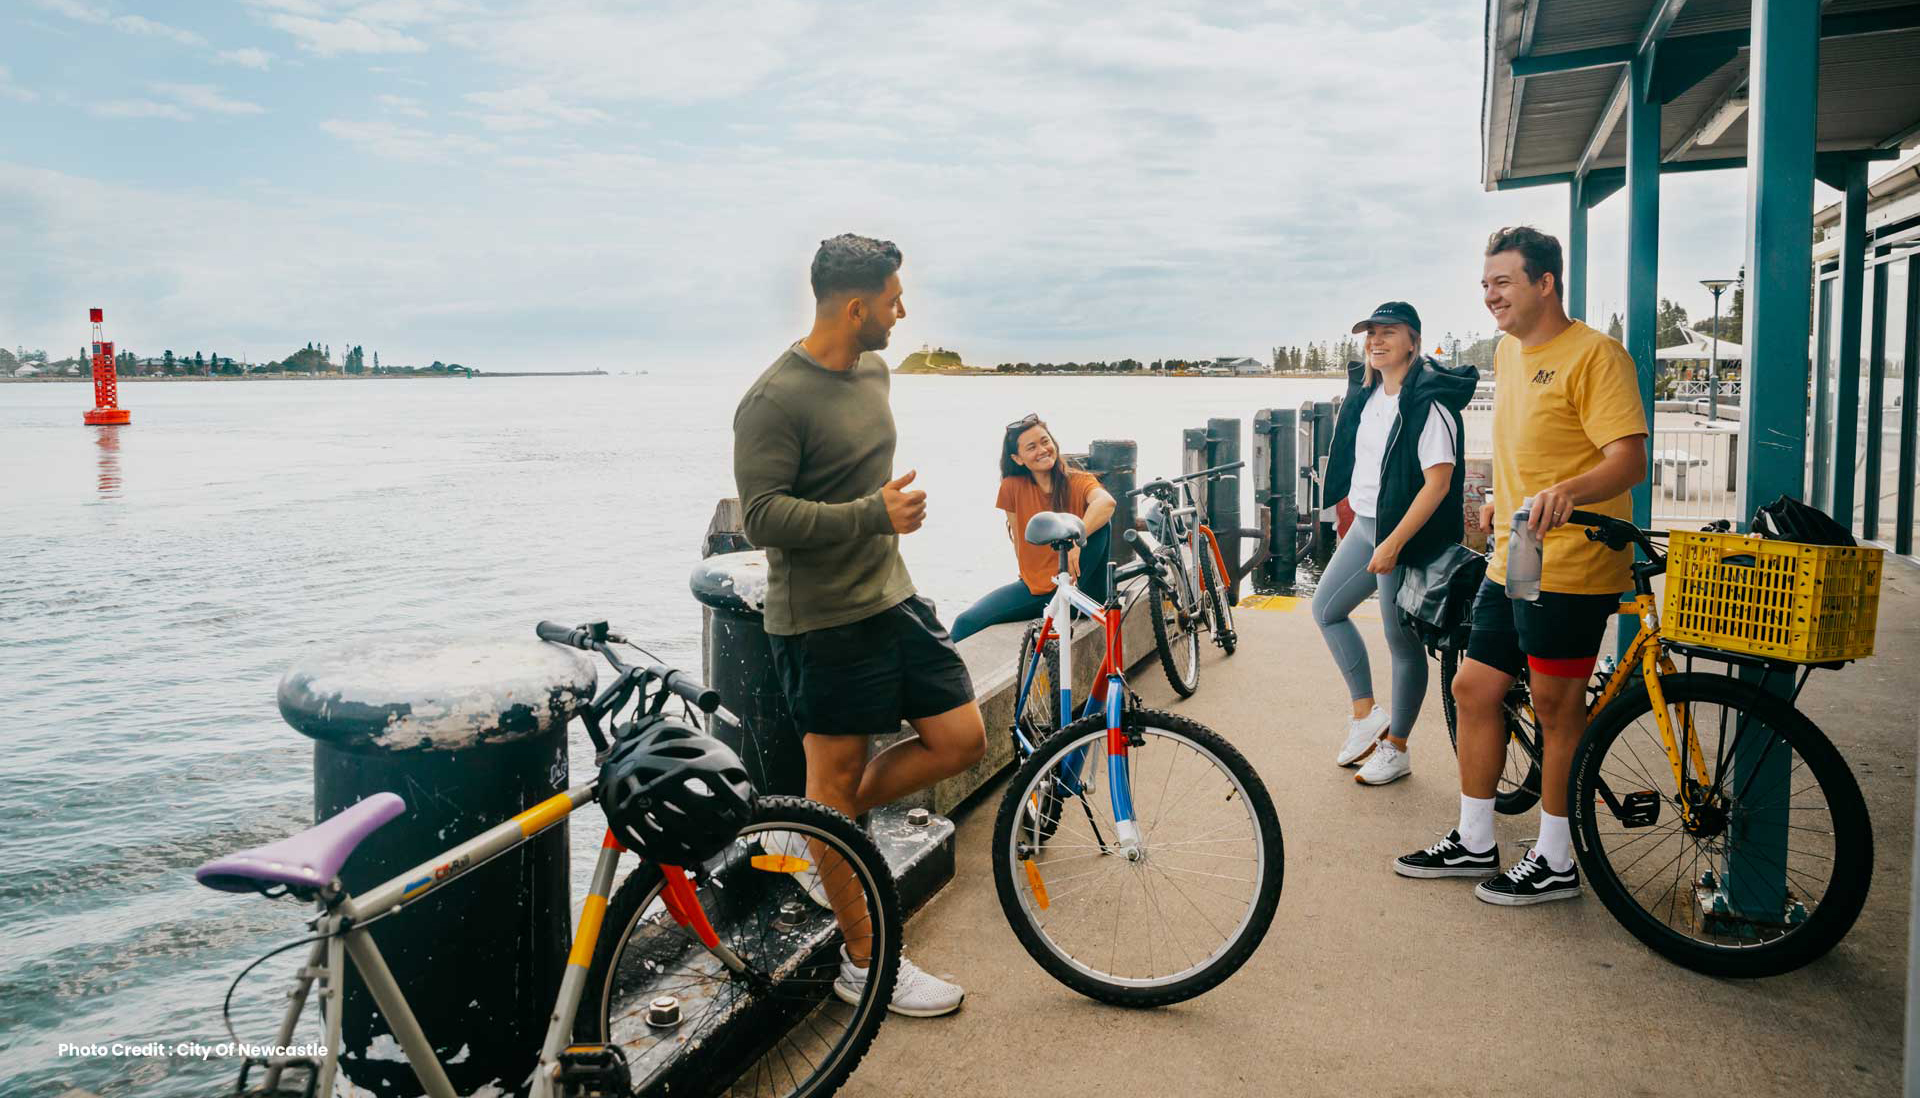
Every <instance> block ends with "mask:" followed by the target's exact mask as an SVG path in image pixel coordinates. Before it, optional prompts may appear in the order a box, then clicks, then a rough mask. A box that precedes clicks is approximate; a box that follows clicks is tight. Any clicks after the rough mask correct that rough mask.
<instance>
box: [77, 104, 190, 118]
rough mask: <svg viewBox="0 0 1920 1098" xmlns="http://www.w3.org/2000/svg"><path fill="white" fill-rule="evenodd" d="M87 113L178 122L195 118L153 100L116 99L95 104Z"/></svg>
mask: <svg viewBox="0 0 1920 1098" xmlns="http://www.w3.org/2000/svg"><path fill="white" fill-rule="evenodd" d="M87 112H88V113H89V114H92V115H94V116H95V117H97V118H171V119H173V120H174V121H176V122H186V121H190V120H191V119H192V118H193V116H192V115H190V114H188V113H187V112H186V111H184V110H181V109H180V108H179V107H178V106H175V105H174V104H172V103H156V102H154V101H153V100H151V99H115V100H111V101H109V102H106V103H95V104H93V105H92V106H90V107H88V108H87Z"/></svg>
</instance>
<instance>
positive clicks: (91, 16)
mask: <svg viewBox="0 0 1920 1098" xmlns="http://www.w3.org/2000/svg"><path fill="white" fill-rule="evenodd" d="M35 3H37V4H39V5H40V6H41V7H43V8H45V9H47V10H48V11H51V12H57V13H59V14H61V15H64V16H66V17H67V18H69V19H75V20H78V21H80V22H82V23H91V24H93V25H95V26H105V27H112V28H113V29H114V30H117V31H120V32H122V33H124V34H138V35H144V36H146V37H149V38H164V39H166V40H168V41H170V42H176V43H178V44H180V45H182V46H204V45H206V44H207V40H206V39H204V38H202V37H200V36H199V35H197V34H195V33H193V32H192V31H189V30H181V29H180V28H179V27H175V26H170V25H168V24H166V23H159V22H155V21H154V20H152V19H148V18H146V17H145V16H141V15H115V14H113V13H112V12H111V11H109V10H107V9H106V8H102V7H98V6H95V5H92V4H84V3H80V2H79V0H35Z"/></svg>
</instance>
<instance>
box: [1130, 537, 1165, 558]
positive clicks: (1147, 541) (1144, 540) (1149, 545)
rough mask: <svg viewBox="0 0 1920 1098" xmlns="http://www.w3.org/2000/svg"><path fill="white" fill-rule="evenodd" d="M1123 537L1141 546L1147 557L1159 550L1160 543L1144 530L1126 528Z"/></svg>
mask: <svg viewBox="0 0 1920 1098" xmlns="http://www.w3.org/2000/svg"><path fill="white" fill-rule="evenodd" d="M1125 537H1126V539H1127V540H1128V541H1130V542H1133V543H1134V544H1135V545H1138V546H1140V547H1142V549H1144V550H1145V552H1146V555H1147V556H1149V557H1151V556H1153V555H1154V554H1155V553H1158V552H1159V551H1160V543H1159V542H1157V541H1155V540H1153V535H1152V534H1149V533H1147V532H1146V531H1145V530H1128V531H1126V533H1125Z"/></svg>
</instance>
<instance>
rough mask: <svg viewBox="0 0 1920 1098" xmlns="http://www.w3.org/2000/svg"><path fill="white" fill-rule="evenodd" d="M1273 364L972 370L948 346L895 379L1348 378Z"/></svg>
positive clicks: (1125, 361) (1217, 361)
mask: <svg viewBox="0 0 1920 1098" xmlns="http://www.w3.org/2000/svg"><path fill="white" fill-rule="evenodd" d="M1277 362H1278V356H1276V359H1275V361H1274V362H1266V361H1262V360H1260V359H1257V358H1246V357H1239V356H1232V355H1228V356H1222V357H1217V358H1194V359H1187V358H1157V359H1154V360H1153V361H1151V362H1141V361H1140V360H1139V359H1134V358H1122V359H1117V360H1115V361H1112V362H1002V363H1000V364H999V365H997V366H969V365H967V364H966V363H965V362H963V361H962V360H961V358H960V352H958V351H950V350H947V349H946V348H944V347H923V348H921V349H920V350H918V351H915V352H913V353H912V354H910V355H908V356H907V357H906V358H904V359H901V360H900V365H899V366H897V367H895V368H894V371H893V372H894V373H896V374H930V375H934V376H938V377H1007V376H1009V375H1013V376H1022V375H1025V376H1049V377H1060V376H1065V377H1114V376H1122V377H1128V376H1131V377H1292V378H1329V377H1344V376H1345V375H1346V371H1345V369H1344V368H1342V369H1339V370H1300V369H1276V368H1275V366H1276V365H1277Z"/></svg>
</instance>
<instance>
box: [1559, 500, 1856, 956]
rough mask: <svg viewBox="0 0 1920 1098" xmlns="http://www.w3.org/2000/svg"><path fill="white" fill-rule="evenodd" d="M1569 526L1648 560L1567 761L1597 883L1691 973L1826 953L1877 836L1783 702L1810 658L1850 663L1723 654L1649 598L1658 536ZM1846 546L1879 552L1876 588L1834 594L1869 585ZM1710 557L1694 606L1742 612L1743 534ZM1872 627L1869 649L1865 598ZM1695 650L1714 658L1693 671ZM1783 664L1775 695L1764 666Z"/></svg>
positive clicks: (1596, 525) (1849, 783)
mask: <svg viewBox="0 0 1920 1098" xmlns="http://www.w3.org/2000/svg"><path fill="white" fill-rule="evenodd" d="M1568 521H1569V522H1570V523H1572V524H1576V525H1582V526H1586V527H1588V530H1587V537H1589V538H1591V539H1592V540H1595V541H1601V542H1605V543H1606V544H1607V545H1608V546H1609V547H1611V548H1614V549H1624V548H1626V547H1628V546H1629V545H1636V546H1638V547H1639V548H1640V550H1641V551H1642V552H1643V553H1644V554H1645V557H1646V559H1645V560H1643V561H1638V562H1636V563H1635V564H1634V566H1633V580H1634V596H1633V598H1632V600H1631V601H1627V602H1623V603H1622V604H1621V607H1620V609H1621V612H1622V613H1623V614H1633V615H1634V616H1635V617H1636V618H1638V619H1639V622H1640V628H1639V631H1638V633H1637V634H1636V635H1635V636H1634V638H1633V641H1632V643H1631V644H1630V645H1629V646H1628V648H1627V651H1626V654H1625V656H1624V657H1623V658H1622V659H1621V660H1620V662H1619V664H1618V665H1617V666H1616V667H1615V668H1614V669H1613V670H1612V672H1611V673H1610V674H1607V675H1605V676H1604V677H1603V678H1602V679H1601V681H1600V682H1599V683H1598V685H1597V693H1596V694H1595V695H1594V696H1593V697H1592V700H1591V705H1590V707H1589V710H1588V712H1589V719H1588V724H1587V731H1586V733H1585V735H1584V736H1583V737H1582V738H1581V741H1580V745H1579V747H1578V749H1577V750H1576V751H1575V753H1574V757H1573V766H1572V774H1571V777H1570V786H1569V796H1568V803H1569V805H1570V806H1571V807H1570V812H1571V814H1572V824H1573V833H1574V842H1575V845H1576V848H1577V850H1578V852H1579V858H1580V864H1581V867H1582V868H1583V869H1584V870H1585V871H1586V874H1587V879H1588V881H1589V883H1590V884H1591V885H1592V886H1593V890H1594V892H1595V893H1596V894H1598V895H1599V897H1600V899H1601V902H1602V903H1604V904H1606V906H1607V910H1608V911H1610V912H1611V913H1612V914H1613V916H1614V917H1615V918H1616V919H1618V920H1619V921H1620V922H1621V924H1622V925H1624V926H1625V927H1626V928H1627V929H1628V930H1629V931H1631V932H1632V933H1633V935H1634V936H1635V937H1637V938H1639V939H1640V940H1641V941H1642V942H1643V943H1645V944H1646V945H1647V946H1649V947H1650V948H1652V949H1654V950H1655V951H1656V952H1658V953H1660V954H1661V955H1662V956H1664V957H1666V958H1668V959H1669V960H1672V961H1674V962H1675V963H1677V964H1680V965H1683V966H1685V967H1687V968H1690V969H1693V970H1695V971H1698V972H1703V973H1707V974H1710V975H1715V976H1731V977H1757V976H1772V975H1778V974H1779V973H1783V972H1788V971H1791V970H1793V969H1796V968H1799V967H1800V966H1802V965H1804V964H1807V963H1808V962H1810V961H1813V960H1815V959H1817V958H1819V957H1820V956H1822V955H1824V954H1825V953H1826V952H1827V951H1828V950H1830V949H1832V948H1833V946H1834V945H1835V944H1836V943H1838V942H1839V941H1840V939H1841V938H1842V937H1844V936H1845V935H1846V933H1847V931H1848V930H1849V929H1851V928H1852V926H1853V923H1854V920H1855V919H1856V918H1857V917H1858V916H1859V914H1860V909H1861V906H1862V904H1864V903H1865V901H1866V896H1867V889H1868V886H1869V883H1870V881H1871V879H1872V874H1873V830H1872V826H1871V824H1870V822H1869V821H1868V818H1867V808H1866V802H1865V801H1864V800H1863V799H1862V797H1861V795H1860V787H1859V784H1858V783H1857V782H1855V781H1854V777H1853V773H1852V772H1851V771H1850V770H1849V769H1848V768H1847V764H1846V762H1845V760H1844V759H1842V758H1841V755H1840V752H1839V751H1838V750H1837V749H1836V748H1835V747H1834V746H1833V744H1832V742H1830V741H1829V740H1828V739H1827V737H1826V736H1825V735H1824V734H1823V733H1822V732H1821V731H1820V729H1819V728H1818V727H1817V726H1815V725H1814V723H1813V722H1812V721H1811V720H1809V719H1808V718H1807V717H1806V715H1805V714H1803V713H1801V712H1800V711H1799V710H1798V709H1797V708H1795V707H1794V700H1795V699H1796V698H1797V697H1798V696H1799V693H1800V689H1801V687H1803V686H1804V685H1805V684H1806V679H1807V676H1809V675H1810V674H1811V673H1812V672H1813V671H1814V670H1815V669H1816V668H1821V667H1838V666H1840V665H1841V664H1842V663H1844V662H1846V660H1847V659H1848V658H1852V657H1850V656H1843V658H1839V659H1827V660H1824V661H1822V662H1814V661H1813V660H1811V659H1807V658H1805V657H1804V653H1799V654H1798V655H1799V656H1800V658H1790V657H1792V656H1793V655H1795V653H1788V654H1753V653H1751V652H1739V651H1731V650H1729V649H1728V648H1727V647H1724V646H1722V645H1721V644H1716V643H1711V641H1712V639H1713V638H1712V637H1711V636H1709V643H1698V642H1694V641H1682V640H1677V639H1675V634H1676V632H1678V630H1676V629H1675V628H1674V627H1672V626H1671V625H1668V626H1664V627H1663V623H1662V621H1661V617H1660V612H1659V607H1658V605H1657V603H1656V601H1655V598H1654V594H1653V579H1654V577H1656V576H1659V575H1661V574H1662V573H1663V572H1665V571H1666V570H1667V563H1668V554H1667V553H1663V552H1661V550H1660V548H1659V547H1658V546H1657V545H1656V544H1655V540H1654V539H1656V538H1665V537H1667V536H1668V534H1667V533H1666V532H1664V531H1653V530H1642V529H1640V528H1638V527H1636V526H1634V525H1633V524H1632V523H1629V522H1623V521H1621V520H1619V519H1615V518H1610V517H1608V516H1605V515H1597V514H1592V513H1590V512H1585V511H1575V512H1574V513H1573V514H1572V516H1571V517H1570V518H1569V520H1568ZM1676 536H1679V535H1676ZM1684 536H1686V537H1688V538H1698V537H1699V535H1692V534H1687V535H1684ZM1710 536H1716V537H1725V535H1710ZM1736 540H1740V541H1745V540H1746V539H1736ZM1803 548H1812V547H1803ZM1786 551H1791V549H1789V550H1786ZM1844 552H1847V553H1853V554H1868V553H1873V554H1874V556H1873V557H1872V558H1871V559H1872V560H1873V561H1874V562H1875V563H1874V568H1875V569H1876V570H1875V571H1874V572H1873V575H1872V581H1873V584H1874V586H1873V588H1872V589H1871V590H1870V591H1866V590H1855V591H1840V592H1839V593H1838V594H1836V595H1830V596H1828V597H1829V599H1830V601H1831V599H1833V598H1840V599H1846V598H1853V599H1854V600H1855V601H1859V600H1861V599H1870V598H1871V597H1872V596H1874V595H1877V590H1878V588H1877V582H1878V573H1877V560H1878V557H1877V553H1876V552H1875V551H1873V550H1845V551H1844ZM1715 565H1716V567H1717V568H1718V570H1719V572H1720V573H1721V574H1722V575H1724V576H1727V577H1731V578H1727V579H1725V580H1724V581H1723V582H1722V587H1721V588H1716V589H1714V590H1703V591H1702V592H1700V593H1699V596H1698V598H1697V599H1696V600H1695V602H1693V603H1690V604H1689V605H1690V606H1698V607H1704V608H1705V609H1704V610H1703V611H1701V612H1704V613H1723V612H1732V611H1730V610H1729V609H1728V608H1730V607H1731V608H1734V609H1736V610H1737V606H1736V604H1737V603H1739V601H1740V600H1741V599H1742V598H1743V597H1744V596H1743V594H1742V592H1741V591H1740V590H1739V589H1738V585H1739V584H1740V583H1741V582H1744V581H1742V580H1741V579H1740V576H1742V575H1744V574H1746V572H1751V571H1753V570H1754V563H1753V560H1752V556H1751V554H1748V555H1747V557H1746V558H1745V559H1744V560H1743V559H1742V557H1741V556H1740V555H1739V553H1738V547H1737V546H1736V547H1734V548H1732V549H1729V550H1727V551H1725V552H1723V553H1722V554H1721V559H1718V560H1716V561H1715ZM1743 570H1745V571H1743ZM1674 582H1675V581H1674V580H1672V579H1670V580H1669V585H1670V586H1671V585H1672V584H1673V583H1674ZM1790 586H1791V577H1788V579H1787V581H1786V586H1785V587H1781V586H1780V585H1775V587H1776V590H1774V591H1773V592H1772V594H1771V595H1770V596H1769V597H1770V598H1772V599H1773V600H1774V601H1775V602H1776V603H1777V602H1778V601H1779V600H1780V597H1781V594H1782V591H1786V595H1787V597H1788V598H1789V599H1790V596H1791V592H1790V591H1788V590H1786V588H1789V587H1790ZM1838 586H1840V585H1836V587H1838ZM1690 597H1692V596H1690ZM1716 600H1717V601H1716ZM1672 605H1673V603H1672V600H1671V599H1670V600H1669V607H1670V609H1671V607H1672ZM1692 612H1693V611H1692V610H1691V609H1690V610H1689V613H1692ZM1769 613H1772V614H1773V616H1774V617H1775V618H1779V617H1780V616H1781V615H1780V614H1779V613H1773V612H1772V611H1769ZM1788 616H1789V617H1790V616H1791V615H1790V613H1789V614H1788ZM1791 627H1792V626H1791V624H1789V626H1788V627H1787V628H1791ZM1856 632H1857V629H1856ZM1865 635H1866V637H1867V638H1868V640H1867V648H1866V651H1871V636H1872V620H1871V607H1870V606H1869V612H1868V615H1867V618H1866V623H1865ZM1749 647H1762V648H1763V649H1764V648H1766V646H1764V645H1759V646H1756V645H1749ZM1676 658H1677V659H1678V660H1679V661H1683V662H1684V665H1685V669H1684V670H1683V669H1682V667H1681V665H1680V663H1677V662H1676ZM1696 659H1700V660H1706V661H1713V662H1716V663H1719V664H1723V665H1725V668H1724V670H1714V671H1705V670H1703V671H1695V670H1694V669H1693V664H1694V661H1695V660H1696ZM1783 672H1784V673H1785V675H1786V679H1785V683H1784V687H1786V688H1790V689H1787V692H1786V693H1784V694H1783V693H1781V692H1779V690H1778V689H1776V687H1780V686H1781V685H1782V684H1781V683H1780V682H1779V680H1777V679H1776V678H1775V676H1778V675H1780V674H1781V673H1783Z"/></svg>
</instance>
